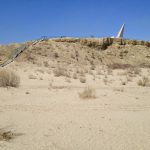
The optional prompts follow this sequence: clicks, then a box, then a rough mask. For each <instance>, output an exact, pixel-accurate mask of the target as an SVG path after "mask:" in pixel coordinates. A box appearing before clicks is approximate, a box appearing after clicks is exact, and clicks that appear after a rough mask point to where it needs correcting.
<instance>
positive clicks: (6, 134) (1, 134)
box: [0, 129, 23, 141]
mask: <svg viewBox="0 0 150 150" xmlns="http://www.w3.org/2000/svg"><path fill="white" fill-rule="evenodd" d="M21 135H23V134H21V133H13V132H12V131H5V130H3V129H0V141H10V140H12V139H14V138H15V137H17V136H21Z"/></svg>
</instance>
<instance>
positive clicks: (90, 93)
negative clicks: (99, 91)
mask: <svg viewBox="0 0 150 150" xmlns="http://www.w3.org/2000/svg"><path fill="white" fill-rule="evenodd" d="M79 96H80V98H82V99H95V98H96V92H95V89H93V88H91V87H89V86H88V87H86V88H85V89H84V90H83V92H81V93H79Z"/></svg>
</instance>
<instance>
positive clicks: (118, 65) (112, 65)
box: [108, 63, 133, 69]
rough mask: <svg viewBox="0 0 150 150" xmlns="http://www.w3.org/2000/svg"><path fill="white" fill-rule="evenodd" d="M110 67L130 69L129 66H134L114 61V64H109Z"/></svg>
mask: <svg viewBox="0 0 150 150" xmlns="http://www.w3.org/2000/svg"><path fill="white" fill-rule="evenodd" d="M108 68H110V69H128V68H133V66H132V65H130V64H118V63H114V64H109V65H108Z"/></svg>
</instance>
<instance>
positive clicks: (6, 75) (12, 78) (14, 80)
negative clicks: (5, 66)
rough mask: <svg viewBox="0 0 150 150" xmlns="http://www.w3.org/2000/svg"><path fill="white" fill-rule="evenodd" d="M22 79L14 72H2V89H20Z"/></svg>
mask: <svg viewBox="0 0 150 150" xmlns="http://www.w3.org/2000/svg"><path fill="white" fill-rule="evenodd" d="M19 85H20V77H19V76H18V75H16V74H15V73H14V72H13V71H8V70H1V71H0V87H19Z"/></svg>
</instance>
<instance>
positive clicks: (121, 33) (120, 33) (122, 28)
mask: <svg viewBox="0 0 150 150" xmlns="http://www.w3.org/2000/svg"><path fill="white" fill-rule="evenodd" d="M124 29H125V24H123V25H122V27H121V29H120V31H119V33H118V35H117V38H123V34H124Z"/></svg>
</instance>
